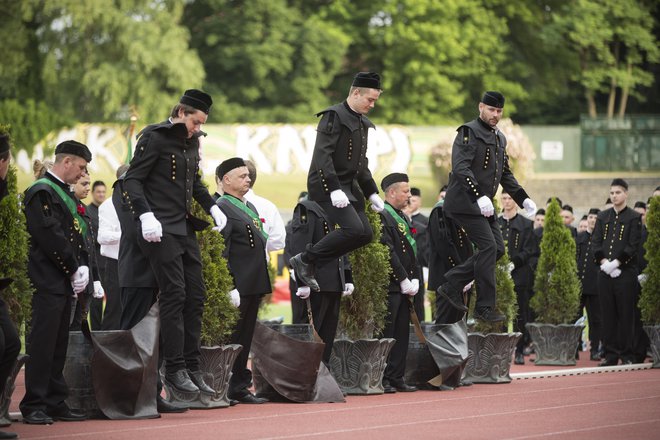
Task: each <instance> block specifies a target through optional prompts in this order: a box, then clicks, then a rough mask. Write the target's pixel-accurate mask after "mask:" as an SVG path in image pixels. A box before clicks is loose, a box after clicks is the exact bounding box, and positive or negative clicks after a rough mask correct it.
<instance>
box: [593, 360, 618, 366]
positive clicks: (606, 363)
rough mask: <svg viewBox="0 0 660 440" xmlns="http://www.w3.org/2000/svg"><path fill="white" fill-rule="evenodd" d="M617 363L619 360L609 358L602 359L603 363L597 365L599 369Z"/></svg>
mask: <svg viewBox="0 0 660 440" xmlns="http://www.w3.org/2000/svg"><path fill="white" fill-rule="evenodd" d="M618 363H619V359H614V358H609V359H607V358H606V359H604V360H603V362H601V363H600V364H598V366H599V367H613V366H615V365H617V364H618Z"/></svg>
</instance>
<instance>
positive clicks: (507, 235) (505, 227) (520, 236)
mask: <svg viewBox="0 0 660 440" xmlns="http://www.w3.org/2000/svg"><path fill="white" fill-rule="evenodd" d="M497 221H498V222H499V224H500V228H501V230H502V239H503V240H504V241H506V242H507V244H508V245H507V251H508V252H509V258H510V259H511V262H512V263H513V265H514V266H515V268H514V269H513V272H511V278H513V282H514V284H515V285H516V286H529V285H531V284H533V282H534V280H533V273H532V266H531V264H530V263H531V261H532V260H533V258H535V257H538V256H539V246H538V244H537V243H536V235H534V222H533V221H531V220H529V219H527V218H525V217H523V216H522V215H520V214H516V216H515V217H513V218H512V219H510V220H506V219H505V218H504V217H503V216H500V217H499V218H498V219H497Z"/></svg>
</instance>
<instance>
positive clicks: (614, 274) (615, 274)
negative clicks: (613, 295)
mask: <svg viewBox="0 0 660 440" xmlns="http://www.w3.org/2000/svg"><path fill="white" fill-rule="evenodd" d="M619 275H621V269H619V268H618V267H616V268H614V269H613V270H612V272H610V277H612V278H616V277H618V276H619Z"/></svg>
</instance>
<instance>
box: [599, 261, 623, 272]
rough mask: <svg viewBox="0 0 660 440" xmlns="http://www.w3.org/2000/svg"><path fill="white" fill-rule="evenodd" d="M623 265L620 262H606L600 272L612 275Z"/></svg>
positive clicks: (601, 266)
mask: <svg viewBox="0 0 660 440" xmlns="http://www.w3.org/2000/svg"><path fill="white" fill-rule="evenodd" d="M620 265H621V263H620V262H619V260H612V261H606V262H604V263H603V264H601V265H600V270H602V271H603V272H605V273H606V274H608V275H610V274H611V273H612V271H613V270H614V269H617V268H618V267H619V266H620Z"/></svg>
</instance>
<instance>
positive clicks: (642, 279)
mask: <svg viewBox="0 0 660 440" xmlns="http://www.w3.org/2000/svg"><path fill="white" fill-rule="evenodd" d="M648 277H649V276H648V275H647V274H645V273H640V274H639V275H637V281H638V282H639V285H640V286H643V285H644V283H645V282H646V280H647V279H648Z"/></svg>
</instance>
